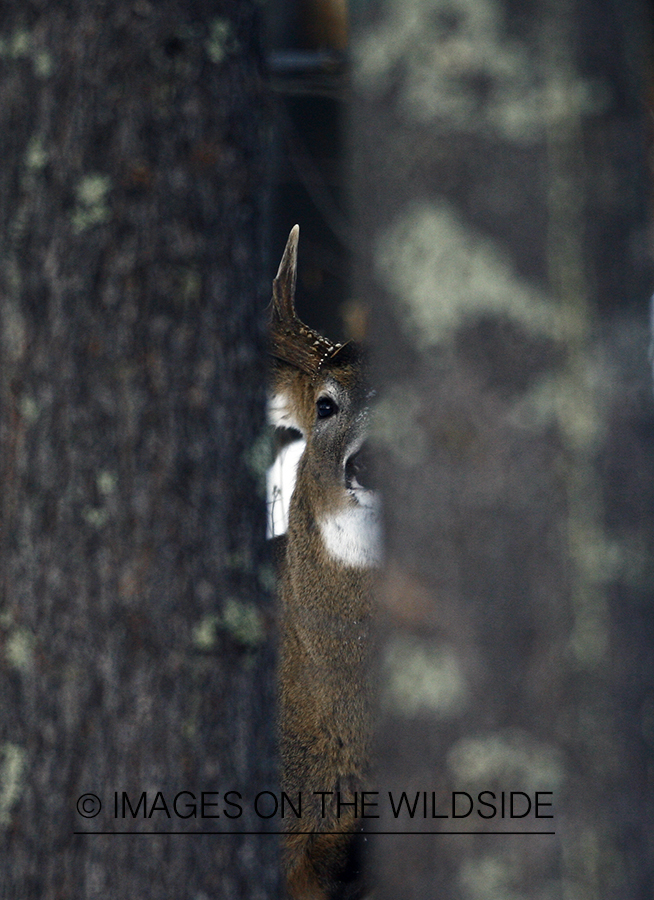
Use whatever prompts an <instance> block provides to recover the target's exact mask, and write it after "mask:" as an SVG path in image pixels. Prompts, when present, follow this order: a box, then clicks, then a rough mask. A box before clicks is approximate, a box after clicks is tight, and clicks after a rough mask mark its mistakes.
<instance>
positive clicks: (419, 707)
mask: <svg viewBox="0 0 654 900" xmlns="http://www.w3.org/2000/svg"><path fill="white" fill-rule="evenodd" d="M367 6H368V8H367V12H366V16H365V18H364V17H361V20H360V21H359V23H358V26H357V31H356V38H355V44H354V59H355V64H354V76H353V80H354V86H355V90H356V92H357V93H356V97H355V100H354V104H353V116H352V125H353V130H354V137H353V158H354V166H355V185H354V206H355V225H356V234H357V239H358V240H360V241H361V244H362V248H363V251H362V258H361V260H360V263H359V275H358V283H357V285H356V294H357V296H368V297H369V298H371V305H372V308H373V314H372V317H371V318H372V327H373V330H374V338H375V342H376V357H377V373H378V378H379V382H380V389H381V390H380V393H381V399H380V410H379V425H378V431H379V439H380V446H381V457H382V458H381V461H380V467H381V475H380V480H381V481H382V483H383V485H384V494H385V515H386V524H387V564H386V568H385V572H384V574H383V576H382V578H381V583H380V589H379V594H380V607H381V623H380V629H381V634H380V650H379V667H380V721H379V745H378V757H379V758H378V765H377V783H376V788H377V789H378V790H379V792H380V793H379V798H378V800H379V809H378V810H377V811H378V812H380V813H381V819H379V820H378V821H377V822H376V823H375V824H376V825H377V826H378V829H379V830H380V831H393V830H395V831H398V830H400V831H436V832H446V831H448V830H459V831H470V832H473V835H472V836H470V835H461V834H458V835H454V836H449V835H447V834H443V833H439V834H437V835H423V836H413V837H411V836H407V835H406V834H403V835H400V836H390V835H387V836H382V835H380V836H379V837H378V838H377V840H376V855H375V865H376V872H375V874H376V877H377V881H378V883H379V888H378V890H379V893H378V895H376V896H378V897H379V898H380V900H381V898H386V897H388V898H396V897H398V896H403V897H416V898H418V897H420V898H423V897H442V898H447V900H464V898H465V900H480V898H484V900H491V898H493V900H494V898H498V900H500V898H502V900H506V898H508V897H516V898H517V897H521V898H527V897H529V898H545V897H562V896H566V897H568V896H569V897H584V898H597V900H599V898H603V900H607V898H615V900H618V898H622V897H633V898H645V897H649V896H651V892H652V883H651V877H652V876H651V873H652V850H651V840H650V839H649V838H648V832H649V831H650V830H651V823H652V806H651V784H649V782H648V774H647V773H648V771H650V770H651V761H652V748H653V744H652V725H651V722H652V696H653V695H652V689H653V686H654V668H653V666H652V653H651V646H652V638H653V636H654V618H653V615H652V609H651V596H652V587H653V579H652V567H651V559H652V544H653V542H654V541H653V538H654V530H653V528H652V516H651V513H652V508H653V503H652V501H653V500H654V497H653V496H652V495H653V488H652V485H653V484H654V478H653V476H654V453H653V444H652V426H653V425H654V421H653V418H652V398H651V385H650V383H649V374H650V373H649V366H648V363H647V358H646V350H647V344H648V337H647V303H646V298H647V289H646V282H645V278H644V275H645V272H646V252H647V247H646V227H647V223H646V217H645V212H646V210H645V198H646V196H647V181H646V178H647V172H646V166H645V152H644V151H645V147H644V138H643V134H644V128H643V120H644V112H643V108H642V107H643V96H644V66H643V56H644V54H643V36H644V35H647V34H649V23H648V22H647V21H646V16H645V9H644V4H641V3H639V2H636V0H634V2H629V3H623V4H618V3H604V4H590V3H586V2H582V0H548V2H544V3H543V2H539V3H531V2H529V3H519V4H517V3H512V2H508V0H485V2H478V3H475V4H470V3H463V2H462V3H459V2H455V3H449V2H448V3H440V2H439V0H433V2H426V3H424V2H417V0H416V2H413V0H409V2H402V3H399V2H395V0H388V2H381V3H373V4H368V5H367ZM648 767H649V768H648ZM402 790H406V791H407V792H408V793H409V794H410V796H411V798H414V797H415V795H416V792H418V791H424V792H427V799H428V803H427V807H426V812H423V810H424V807H423V805H422V800H420V805H419V806H418V812H417V814H416V815H415V816H414V818H413V819H410V818H409V817H408V816H406V815H403V816H401V817H398V818H396V817H395V816H394V814H393V812H392V809H391V807H390V804H389V798H388V792H389V791H393V792H396V796H397V794H399V792H401V791H402ZM455 791H459V792H466V793H467V794H469V795H470V796H471V797H472V798H473V800H474V801H475V802H474V808H473V811H472V812H471V814H470V815H469V816H467V817H464V816H463V813H464V812H465V811H466V809H467V806H468V801H467V800H466V799H465V797H464V796H463V794H459V795H458V806H457V807H456V810H455V811H457V812H458V813H459V815H460V818H458V819H457V818H454V817H453V812H452V794H453V792H455ZM481 791H492V792H494V793H495V794H496V796H497V797H498V798H499V795H500V793H501V792H502V791H504V792H510V791H522V792H525V793H526V794H527V795H528V796H529V797H530V798H531V804H532V813H531V814H530V815H529V816H526V817H524V818H513V819H510V818H508V817H504V818H502V817H501V801H498V802H497V803H496V814H495V816H494V818H483V814H486V815H487V816H488V815H490V814H491V808H490V807H480V804H479V803H478V802H477V800H476V798H477V795H478V794H479V792H481ZM432 792H433V797H434V801H433V802H434V807H433V810H432ZM536 792H542V796H541V800H542V801H545V800H547V801H548V802H551V803H552V806H551V807H550V808H547V807H541V809H540V812H541V813H542V814H551V815H552V816H553V818H549V819H546V818H539V819H536V818H535V817H534V815H533V804H534V801H535V793H536ZM550 792H551V793H550ZM485 799H486V800H490V796H488V795H487V796H486V797H485ZM480 808H481V812H482V815H480V814H479V810H480ZM524 808H525V805H523V806H522V807H521V808H520V809H519V810H516V811H517V812H522V811H523V810H524ZM433 812H434V813H435V814H436V815H438V816H443V815H445V816H449V818H434V817H433V814H432V813H433ZM491 831H518V832H525V831H551V832H553V833H551V834H541V835H533V834H532V835H521V834H517V835H492V834H488V833H484V834H477V833H478V832H491Z"/></svg>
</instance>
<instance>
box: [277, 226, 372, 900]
mask: <svg viewBox="0 0 654 900" xmlns="http://www.w3.org/2000/svg"><path fill="white" fill-rule="evenodd" d="M298 237H299V229H298V227H297V225H296V226H295V228H293V230H292V231H291V233H290V236H289V238H288V242H287V244H286V249H285V251H284V255H283V257H282V261H281V264H280V266H279V271H278V273H277V277H276V278H275V280H274V282H273V300H272V309H271V324H270V354H271V370H272V374H271V398H270V417H271V419H272V421H273V423H274V424H276V425H278V426H280V427H286V428H294V429H297V430H298V431H299V432H300V433H301V434H302V436H303V438H304V440H305V449H304V452H303V454H302V456H301V458H300V461H299V464H298V469H297V477H296V482H295V489H294V491H293V496H292V498H291V503H290V510H289V516H288V534H287V536H286V538H285V549H284V554H283V559H282V560H281V578H280V600H281V610H280V631H281V634H280V657H281V658H280V666H279V682H280V691H279V731H280V749H281V758H282V787H283V789H284V790H285V791H287V792H288V793H289V795H290V794H293V795H294V796H295V797H296V798H298V797H299V796H301V797H302V807H303V813H302V819H298V820H296V821H293V822H291V823H288V824H287V827H288V828H289V833H287V834H286V837H285V840H284V866H285V872H286V885H287V891H288V895H289V897H291V898H292V900H309V898H311V900H335V898H345V897H348V898H354V897H356V896H359V893H358V891H359V887H360V884H361V881H360V875H361V872H360V865H359V863H358V857H357V850H358V848H359V846H360V842H359V840H358V832H359V822H358V819H357V816H356V813H355V812H349V813H347V814H345V815H339V814H338V813H334V811H333V810H331V811H330V810H327V815H325V811H324V810H322V809H321V808H320V807H319V806H317V803H318V801H317V799H316V794H315V792H319V791H327V792H331V796H332V797H336V795H337V794H339V795H341V796H342V797H343V799H345V800H346V801H347V802H351V800H352V796H353V794H356V792H357V791H361V790H364V789H365V787H364V786H365V785H366V778H367V762H368V755H369V744H370V730H371V729H370V696H371V683H370V672H371V664H370V651H369V646H370V629H371V620H372V600H371V581H372V572H371V566H372V565H374V563H375V562H376V561H377V558H378V546H379V541H378V525H377V522H378V513H377V499H376V495H375V492H374V491H373V490H372V488H371V485H370V477H369V467H368V464H367V450H366V433H367V428H368V418H369V414H368V403H369V400H370V391H369V390H368V387H367V383H366V367H365V358H364V354H363V352H362V350H361V348H359V347H357V346H356V345H355V344H352V343H349V344H335V343H332V342H331V341H330V340H328V339H327V338H325V337H322V335H320V334H318V333H317V332H315V331H313V330H312V329H310V328H308V327H307V326H306V325H304V323H303V322H301V321H300V319H299V318H298V317H297V315H296V312H295V282H296V272H297V245H298Z"/></svg>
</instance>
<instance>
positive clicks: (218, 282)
mask: <svg viewBox="0 0 654 900" xmlns="http://www.w3.org/2000/svg"><path fill="white" fill-rule="evenodd" d="M255 6H256V4H254V3H250V2H248V0H232V2H228V3H225V4H218V5H216V4H213V3H210V2H200V0H197V2H184V3H181V2H177V0H166V2H162V3H150V2H126V0H118V2H113V3H102V2H88V0H85V2H80V0H68V2H64V3H58V4H38V3H33V4H32V3H30V4H25V3H22V2H13V0H12V2H7V3H4V4H3V8H2V12H1V13H0V91H1V98H2V102H1V103H0V122H1V127H0V157H1V158H2V167H1V169H0V198H1V199H0V258H1V263H2V264H1V267H0V313H1V320H0V322H1V328H2V334H1V338H2V343H1V353H2V367H1V370H0V391H1V394H0V404H1V407H0V416H1V418H0V451H1V472H2V497H1V501H0V510H1V512H0V515H1V525H0V535H1V536H0V541H1V543H0V570H1V572H0V579H1V580H0V585H1V591H2V596H1V598H0V603H1V607H0V611H1V613H0V614H1V618H0V647H1V648H2V652H1V654H0V674H1V677H2V682H1V688H0V690H1V691H2V693H1V697H2V725H1V733H0V741H1V743H0V829H2V846H3V848H4V851H5V854H6V857H5V862H4V863H3V864H2V865H1V866H0V872H1V874H0V894H1V896H2V897H7V898H10V897H11V898H15V897H21V898H25V900H30V898H34V900H36V898H39V900H54V898H64V897H66V898H84V897H89V898H90V897H112V898H130V900H131V898H134V897H139V898H142V900H144V898H148V897H151V898H153V900H154V898H156V900H162V898H164V897H170V898H172V897H174V898H176V900H180V898H183V897H188V898H207V897H239V898H241V897H252V898H254V897H265V896H270V894H271V892H274V891H275V889H276V885H277V874H276V860H277V850H276V839H275V838H274V837H273V836H270V835H263V836H259V837H258V836H255V835H243V836H240V837H239V836H225V835H220V834H201V833H198V832H212V831H259V832H261V831H266V830H270V829H272V828H274V827H275V826H274V825H272V824H271V823H270V822H267V821H264V820H262V819H261V818H259V817H257V816H255V815H254V814H252V812H251V806H252V797H253V796H254V795H255V794H256V793H257V791H259V790H263V789H274V785H275V764H274V759H273V750H272V747H273V729H272V724H273V722H272V715H271V704H272V701H273V683H274V682H273V679H272V677H271V673H270V667H271V649H270V646H271V642H270V640H269V638H270V636H271V631H272V628H271V616H270V611H269V605H268V591H269V585H270V572H269V570H268V569H267V568H266V566H265V564H263V563H262V559H263V554H262V550H263V547H264V523H265V514H264V510H263V498H262V495H261V489H260V485H261V474H262V466H263V465H264V464H265V453H264V451H265V441H264V440H263V437H262V435H263V428H264V416H263V409H264V402H263V400H264V398H263V392H264V384H265V377H264V372H265V344H264V331H263V319H264V316H263V309H264V306H265V304H266V303H267V302H268V297H269V291H268V288H267V287H263V289H262V280H261V275H262V272H261V268H262V267H261V256H262V254H261V246H262V232H263V227H262V216H261V211H262V207H263V203H262V197H263V189H264V168H263V158H264V154H263V141H262V124H263V123H262V116H261V102H262V89H261V81H260V72H259V63H260V51H259V47H258V42H257V25H256V14H255ZM268 275H269V273H267V275H266V282H267V283H268V284H269V282H268ZM264 284H265V282H264ZM229 790H233V791H239V792H241V795H242V802H241V804H240V806H241V808H242V810H243V813H242V815H241V816H240V817H238V818H236V819H234V818H229V817H227V816H226V815H225V812H226V811H228V812H231V813H232V814H234V813H235V812H236V810H237V807H233V806H228V805H226V798H225V792H226V791H229ZM182 791H189V792H191V794H192V795H193V797H194V798H195V810H196V812H195V813H193V812H192V811H193V808H194V806H193V797H192V796H191V794H183V795H181V796H180V797H178V799H177V804H176V809H177V812H176V811H175V797H176V796H177V795H178V794H179V793H180V792H182ZM123 792H125V796H126V797H127V800H128V801H129V803H128V806H125V803H124V795H123ZM143 792H146V796H145V799H143ZM158 792H161V793H160V794H158ZM202 792H205V798H204V799H205V806H204V810H203V809H202V806H201V794H202ZM85 794H93V795H95V797H96V798H97V799H94V798H93V797H86V798H85V799H83V800H82V801H81V802H80V803H79V805H78V799H79V798H80V797H81V796H82V795H85ZM231 799H232V800H237V797H236V795H232V796H231ZM97 800H99V801H100V802H101V804H102V808H101V811H100V812H99V814H98V815H97V816H92V813H94V812H95V811H96V809H97ZM140 800H141V801H142V805H141V806H140V807H139V806H138V803H139V801H140ZM115 802H116V803H117V806H115ZM94 804H95V806H94ZM210 804H215V805H210ZM130 806H131V808H132V809H134V810H136V813H135V815H132V813H131V812H130V808H129V807H130ZM203 811H204V817H203V816H202V813H203ZM93 831H95V832H109V834H82V833H80V832H93ZM120 831H126V832H132V831H137V832H151V831H156V832H175V831H183V832H191V833H189V834H186V833H185V834H183V835H181V836H179V835H171V834H167V835H166V834H160V835H158V836H155V835H143V834H139V835H134V834H116V833H115V832H120Z"/></svg>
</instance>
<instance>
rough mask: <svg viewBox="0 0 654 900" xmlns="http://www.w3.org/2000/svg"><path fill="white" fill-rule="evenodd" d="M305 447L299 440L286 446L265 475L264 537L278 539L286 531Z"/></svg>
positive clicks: (303, 442)
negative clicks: (265, 527) (265, 517)
mask: <svg viewBox="0 0 654 900" xmlns="http://www.w3.org/2000/svg"><path fill="white" fill-rule="evenodd" d="M305 447H306V443H305V441H303V440H301V439H298V440H297V441H293V442H292V443H290V444H286V445H285V446H284V447H282V449H281V450H280V451H279V453H278V454H277V457H276V459H275V461H274V463H273V464H272V466H271V467H270V468H269V469H268V472H267V474H266V493H267V503H268V525H267V530H266V536H267V537H269V538H274V537H278V536H279V535H280V534H286V532H287V531H288V508H289V505H290V502H291V496H292V495H293V491H294V490H295V479H296V475H297V467H298V463H299V462H300V457H301V456H302V454H303V453H304V448H305Z"/></svg>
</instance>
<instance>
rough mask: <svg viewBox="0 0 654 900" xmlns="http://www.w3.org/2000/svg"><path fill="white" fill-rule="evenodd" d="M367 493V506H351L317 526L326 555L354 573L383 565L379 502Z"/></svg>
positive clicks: (333, 514) (375, 497) (328, 517)
mask: <svg viewBox="0 0 654 900" xmlns="http://www.w3.org/2000/svg"><path fill="white" fill-rule="evenodd" d="M366 493H367V494H368V497H367V498H366V499H367V500H368V503H367V504H366V505H365V506H363V505H361V504H359V503H357V505H356V506H348V507H346V508H345V509H342V510H340V511H339V512H337V513H332V514H331V515H328V516H325V517H324V518H323V519H321V520H320V522H319V523H318V524H319V527H320V534H321V535H322V539H323V542H324V544H325V548H326V550H327V553H328V554H329V555H330V556H331V557H332V559H335V560H336V561H337V562H339V563H343V564H344V565H346V566H352V567H353V568H355V569H367V568H370V567H372V566H378V565H379V563H380V562H381V529H380V515H379V498H378V497H377V496H375V495H373V494H372V492H366Z"/></svg>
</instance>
